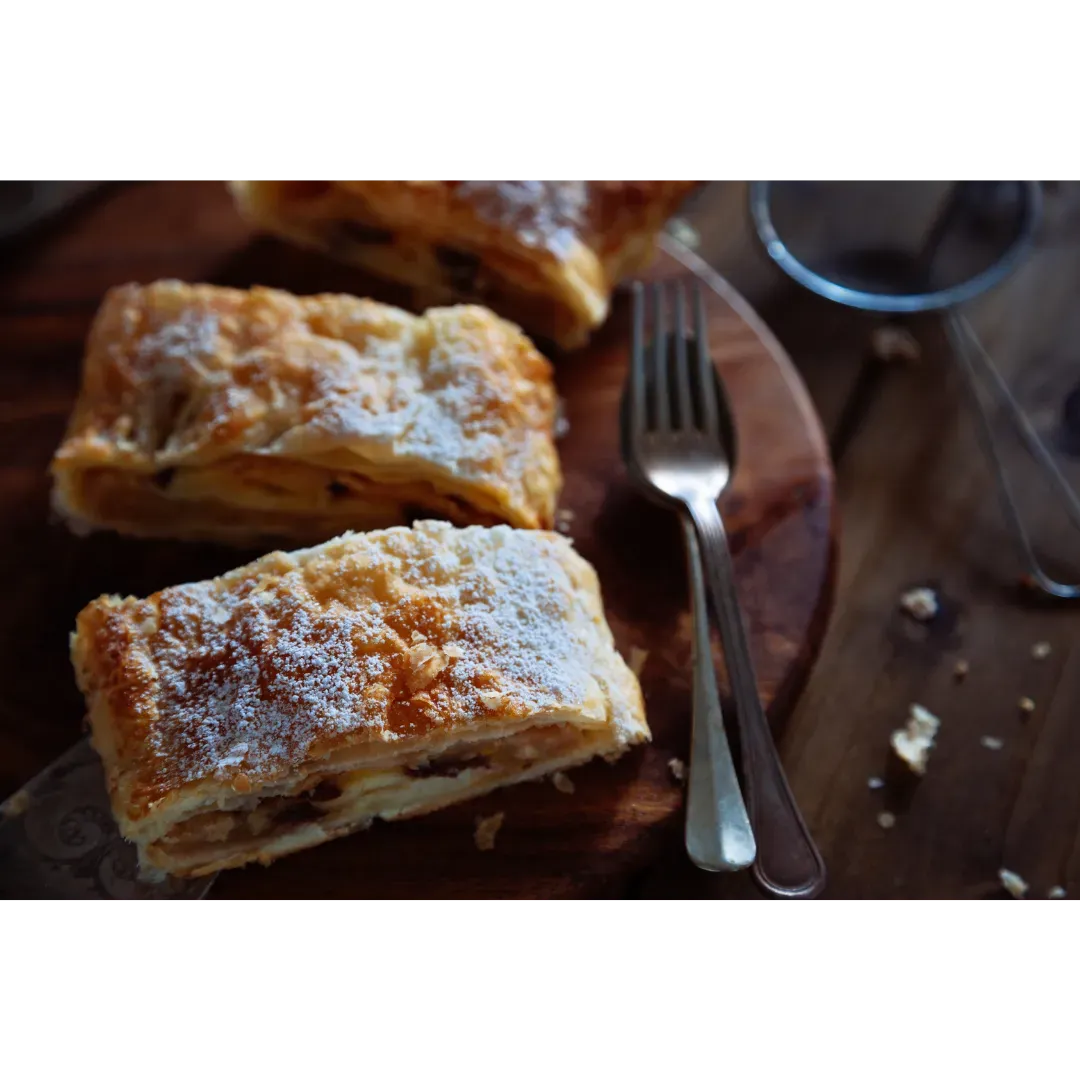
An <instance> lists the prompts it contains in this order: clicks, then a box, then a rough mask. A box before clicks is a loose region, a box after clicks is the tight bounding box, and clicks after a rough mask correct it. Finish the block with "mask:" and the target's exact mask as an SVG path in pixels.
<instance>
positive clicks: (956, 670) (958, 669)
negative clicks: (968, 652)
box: [952, 660, 971, 682]
mask: <svg viewBox="0 0 1080 1080" xmlns="http://www.w3.org/2000/svg"><path fill="white" fill-rule="evenodd" d="M970 670H971V666H970V665H969V664H968V662H967V661H966V660H957V661H956V664H955V665H954V667H953V669H952V673H953V678H954V679H955V680H956V681H957V682H963V681H964V680H965V679H966V678H967V673H968V672H969V671H970Z"/></svg>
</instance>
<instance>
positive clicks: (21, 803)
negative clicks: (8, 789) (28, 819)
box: [0, 788, 30, 818]
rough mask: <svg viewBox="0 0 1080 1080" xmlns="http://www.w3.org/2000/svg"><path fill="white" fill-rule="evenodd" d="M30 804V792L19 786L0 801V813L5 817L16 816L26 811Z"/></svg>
mask: <svg viewBox="0 0 1080 1080" xmlns="http://www.w3.org/2000/svg"><path fill="white" fill-rule="evenodd" d="M29 805H30V792H29V791H27V790H26V788H21V789H20V790H19V791H16V792H14V793H13V794H12V795H10V796H8V798H7V800H6V801H5V802H3V803H0V815H3V817H5V818H17V817H21V816H22V815H23V814H25V813H26V810H27V807H29Z"/></svg>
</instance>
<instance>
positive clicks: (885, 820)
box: [877, 810, 896, 829]
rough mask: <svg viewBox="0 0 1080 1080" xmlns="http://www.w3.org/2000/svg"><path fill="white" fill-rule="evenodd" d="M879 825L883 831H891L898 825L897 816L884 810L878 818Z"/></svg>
mask: <svg viewBox="0 0 1080 1080" xmlns="http://www.w3.org/2000/svg"><path fill="white" fill-rule="evenodd" d="M877 823H878V824H879V825H880V826H881V827H882V828H883V829H891V828H892V827H893V826H894V825H895V824H896V815H895V814H890V813H889V811H888V810H882V811H881V813H880V814H878V816H877Z"/></svg>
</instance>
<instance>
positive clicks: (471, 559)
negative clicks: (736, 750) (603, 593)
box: [72, 521, 649, 875]
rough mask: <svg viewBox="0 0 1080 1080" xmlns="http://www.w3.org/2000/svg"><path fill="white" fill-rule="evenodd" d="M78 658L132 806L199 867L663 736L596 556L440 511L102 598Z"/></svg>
mask: <svg viewBox="0 0 1080 1080" xmlns="http://www.w3.org/2000/svg"><path fill="white" fill-rule="evenodd" d="M72 659H73V663H74V666H75V671H76V674H77V678H78V682H79V686H80V688H81V689H82V691H83V693H84V694H85V696H86V700H87V704H88V710H89V716H90V725H91V731H92V738H93V743H94V746H95V747H96V748H97V750H98V752H99V753H100V754H101V757H102V759H103V761H104V764H105V772H106V778H107V782H108V789H109V794H110V797H111V800H112V806H113V811H114V813H115V815H116V818H117V821H118V823H119V825H120V829H121V831H122V833H123V834H124V836H126V837H127V838H128V839H129V840H131V841H133V842H134V843H135V844H136V845H137V846H138V849H139V854H140V858H141V861H142V863H143V865H144V866H145V867H147V868H156V869H159V870H165V871H169V872H171V873H174V874H179V875H199V874H207V873H211V872H213V871H215V870H219V869H222V868H224V867H230V866H239V865H241V864H243V863H246V862H249V861H252V860H259V861H261V862H268V861H270V860H272V859H274V858H276V857H278V856H279V855H284V854H286V853H288V852H290V851H296V850H298V849H300V848H306V847H310V846H312V845H314V844H319V843H322V842H323V841H324V840H330V839H333V838H334V837H336V836H341V835H343V834H345V833H348V832H351V831H353V830H355V829H358V828H363V827H364V826H366V825H368V824H369V823H370V822H371V821H372V820H373V819H375V818H384V819H392V818H403V817H409V816H412V815H416V814H423V813H427V812H428V811H431V810H436V809H438V808H440V807H443V806H446V805H447V804H449V803H453V802H457V801H459V800H462V799H468V798H471V797H473V796H475V795H480V794H482V793H484V792H488V791H491V790H492V789H493V788H497V787H500V786H502V785H506V784H513V783H517V782H518V781H522V780H530V779H533V778H536V777H539V776H542V775H545V774H547V773H551V772H554V771H556V770H561V769H566V768H569V767H571V766H574V765H579V764H581V763H582V762H585V761H587V760H589V759H590V758H592V757H594V756H596V755H603V756H605V757H609V758H610V757H615V756H618V755H619V754H621V753H622V752H623V751H624V750H626V749H627V748H628V747H629V746H631V745H632V744H634V743H638V742H641V741H643V740H646V739H648V737H649V730H648V727H647V726H646V722H645V716H644V711H643V706H642V699H641V692H640V689H639V687H638V683H637V680H636V679H635V677H634V676H633V674H631V672H630V670H629V668H627V666H626V664H625V663H624V662H623V660H622V658H621V657H620V656H619V654H618V652H617V651H616V649H615V647H614V644H613V641H612V636H611V631H610V630H609V628H608V625H607V622H606V620H605V618H604V612H603V608H602V605H601V598H600V590H599V585H598V582H597V579H596V575H595V573H594V571H593V570H592V568H591V567H590V566H589V564H588V563H586V562H585V561H584V560H583V559H582V558H581V557H580V556H578V555H577V554H576V553H575V552H574V550H573V548H572V547H571V545H570V543H569V541H567V540H566V539H565V538H564V537H562V536H559V535H557V534H555V533H549V532H540V531H527V530H519V529H511V528H509V527H508V526H505V525H502V526H497V527H495V528H483V527H480V526H473V527H470V528H466V529H457V528H454V527H453V526H452V525H449V524H447V523H445V522H436V521H425V522H420V523H418V524H417V525H415V526H414V527H413V528H393V529H387V530H384V531H381V532H374V533H367V534H350V535H346V536H343V537H339V538H338V539H336V540H332V541H330V542H329V543H326V544H323V545H321V546H319V547H315V548H310V549H307V550H303V551H297V552H293V553H291V554H285V553H283V552H274V553H272V554H270V555H267V556H265V557H263V558H262V559H259V560H258V561H257V562H254V563H252V564H250V565H249V566H244V567H241V568H240V569H238V570H234V571H232V572H231V573H228V574H225V575H224V576H222V577H220V578H215V579H213V580H211V581H204V582H199V583H197V584H191V585H180V586H177V587H175V588H169V589H164V590H162V591H161V592H159V593H155V594H154V595H153V596H150V597H149V598H147V599H145V600H140V599H135V598H134V597H128V598H126V599H121V598H120V597H115V596H113V597H101V598H99V599H98V600H95V601H94V602H93V603H91V604H90V605H88V606H87V607H86V608H85V609H84V610H83V611H82V612H81V614H80V615H79V617H78V622H77V628H76V632H75V634H74V635H73V637H72Z"/></svg>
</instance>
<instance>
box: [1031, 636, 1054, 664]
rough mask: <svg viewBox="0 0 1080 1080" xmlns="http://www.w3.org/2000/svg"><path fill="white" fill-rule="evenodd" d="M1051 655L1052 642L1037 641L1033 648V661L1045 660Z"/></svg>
mask: <svg viewBox="0 0 1080 1080" xmlns="http://www.w3.org/2000/svg"><path fill="white" fill-rule="evenodd" d="M1049 655H1050V642H1049V641H1036V642H1035V644H1034V645H1032V646H1031V659H1032V660H1045V659H1046V658H1047V657H1048V656H1049Z"/></svg>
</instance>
